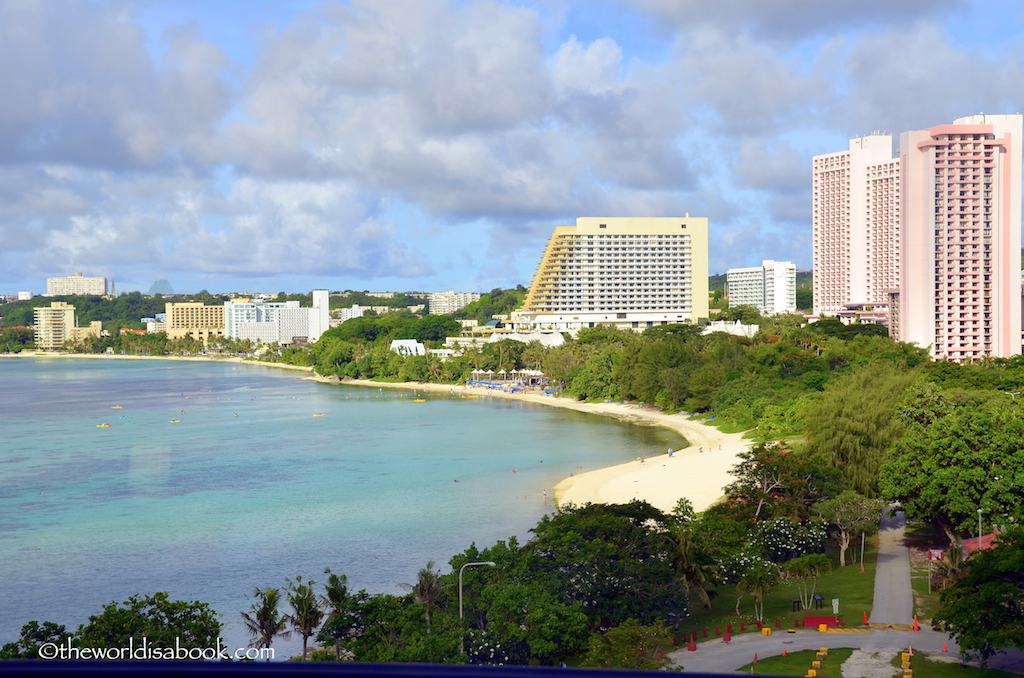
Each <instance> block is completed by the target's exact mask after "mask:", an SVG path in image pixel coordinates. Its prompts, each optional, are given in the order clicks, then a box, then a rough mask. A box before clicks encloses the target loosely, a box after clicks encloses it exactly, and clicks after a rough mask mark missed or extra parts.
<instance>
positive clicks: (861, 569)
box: [860, 563, 864, 572]
mask: <svg viewBox="0 0 1024 678" xmlns="http://www.w3.org/2000/svg"><path fill="white" fill-rule="evenodd" d="M860 571H861V572H863V571H864V563H861V564H860Z"/></svg>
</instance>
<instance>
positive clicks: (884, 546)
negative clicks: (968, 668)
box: [669, 507, 1024, 676]
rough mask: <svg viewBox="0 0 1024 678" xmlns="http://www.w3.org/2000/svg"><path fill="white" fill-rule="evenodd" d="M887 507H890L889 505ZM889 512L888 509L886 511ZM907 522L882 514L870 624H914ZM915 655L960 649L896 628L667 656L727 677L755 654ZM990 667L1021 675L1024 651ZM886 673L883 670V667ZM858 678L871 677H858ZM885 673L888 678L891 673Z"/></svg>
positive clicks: (740, 643) (786, 636)
mask: <svg viewBox="0 0 1024 678" xmlns="http://www.w3.org/2000/svg"><path fill="white" fill-rule="evenodd" d="M890 508H891V507H890ZM886 511H887V512H888V509H886ZM905 527H906V519H905V517H904V515H903V512H902V511H900V512H898V513H896V515H894V516H892V517H887V516H886V515H885V514H883V517H882V524H881V532H880V533H879V547H878V561H877V567H876V569H875V596H874V604H873V607H872V609H871V622H872V623H881V624H912V623H913V621H914V612H913V609H914V607H913V606H914V601H913V592H912V589H911V587H910V552H909V550H908V549H907V546H906V543H905ZM908 643H909V644H910V646H911V648H912V649H913V650H914V651H923V652H925V653H927V654H930V655H941V654H943V652H942V645H943V643H946V647H947V652H946V654H947V655H948V656H950V657H956V656H957V654H958V653H959V651H960V648H959V646H958V645H957V644H956V641H954V640H951V639H950V638H949V635H948V634H946V633H942V632H938V631H932V630H931V629H924V628H922V629H921V630H920V631H896V630H894V629H882V630H874V631H873V632H872V633H870V634H867V633H864V634H861V633H819V632H818V631H813V630H808V629H798V630H797V632H796V633H785V632H783V633H773V634H772V635H770V636H762V635H759V634H756V633H745V634H741V635H739V636H734V637H733V639H732V641H730V642H728V643H726V642H724V641H721V640H711V641H706V642H703V643H698V645H697V650H696V651H695V652H689V651H688V650H686V649H685V648H684V649H681V650H676V651H675V652H672V653H670V654H669V657H670V658H671V659H672V661H673V662H674V663H675V664H676V666H682V667H683V668H684V669H685V670H686V671H694V672H696V671H700V672H704V673H729V672H731V671H736V670H737V669H739V668H740V667H741V666H744V665H745V664H749V663H750V662H751V661H753V659H754V654H755V653H756V654H757V656H758V658H764V657H774V656H776V655H780V654H782V650H783V648H785V649H786V650H787V651H789V652H799V651H801V650H813V649H817V648H819V647H830V648H833V647H847V648H857V649H862V650H865V651H866V652H871V653H874V652H886V653H888V652H891V653H893V654H895V653H897V652H900V651H906V649H907V644H908ZM988 666H989V667H990V668H996V669H1001V670H1003V671H1009V672H1012V673H1019V674H1024V653H1021V652H1018V651H1010V652H1009V653H1007V654H998V655H996V656H994V657H992V659H990V660H989V663H988ZM883 671H884V667H883ZM858 675H865V676H867V675H870V674H868V673H863V674H861V673H859V672H858ZM885 675H892V673H891V672H889V673H885Z"/></svg>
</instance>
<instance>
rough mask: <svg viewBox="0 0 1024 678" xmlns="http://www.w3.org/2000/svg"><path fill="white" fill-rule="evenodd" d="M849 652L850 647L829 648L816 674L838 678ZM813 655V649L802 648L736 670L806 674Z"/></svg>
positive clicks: (758, 672)
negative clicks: (785, 655) (752, 669)
mask: <svg viewBox="0 0 1024 678" xmlns="http://www.w3.org/2000/svg"><path fill="white" fill-rule="evenodd" d="M851 654H853V650H852V649H850V648H836V649H830V650H829V651H828V656H827V657H825V661H823V662H822V663H821V668H820V669H819V670H818V675H819V676H823V677H824V678H839V677H840V676H842V674H841V673H840V672H839V667H840V666H842V664H843V662H845V661H846V660H847V659H849V658H850V655H851ZM814 657H815V652H814V650H803V651H802V652H794V653H793V654H791V655H789V656H788V657H783V656H776V657H767V658H766V659H762V660H761V661H759V662H758V663H756V664H747V665H745V666H743V667H742V668H739V669H737V671H740V672H742V673H750V667H754V675H757V674H762V675H766V676H803V675H806V674H807V669H809V668H811V662H813V661H814Z"/></svg>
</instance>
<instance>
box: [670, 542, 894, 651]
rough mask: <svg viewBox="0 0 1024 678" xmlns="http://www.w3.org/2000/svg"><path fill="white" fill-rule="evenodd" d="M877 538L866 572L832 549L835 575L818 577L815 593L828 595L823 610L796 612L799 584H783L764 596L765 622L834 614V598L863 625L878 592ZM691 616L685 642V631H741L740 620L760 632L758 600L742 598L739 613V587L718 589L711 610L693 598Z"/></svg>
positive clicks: (867, 552)
mask: <svg viewBox="0 0 1024 678" xmlns="http://www.w3.org/2000/svg"><path fill="white" fill-rule="evenodd" d="M876 544H877V537H868V539H867V543H866V546H865V549H864V572H861V571H860V565H859V560H858V564H847V566H846V567H845V568H840V567H839V551H838V550H837V549H829V551H828V555H829V557H830V558H831V559H832V567H833V570H832V572H831V574H827V575H824V576H822V577H819V578H818V586H817V589H816V590H815V593H820V594H821V595H823V596H825V607H824V609H821V610H809V611H808V610H805V611H803V612H793V611H792V600H793V599H794V598H798V597H799V594H798V593H797V587H796V584H783V585H781V586H779V587H777V588H775V589H773V590H772V591H771V592H770V593H769V594H768V595H767V596H765V599H764V619H765V624H766V625H770V626H771V627H772V628H774V627H775V620H779V621H780V622H781V627H782V628H784V629H787V628H792V627H793V620H794V619H798V618H800V619H802V618H803V616H804V615H805V614H807V615H814V614H826V615H830V614H832V606H831V601H832V599H833V598H838V599H839V616H841V617H843V621H844V622H845V625H846V626H859V625H860V624H861V623H862V622H863V619H864V617H863V613H864V612H867V613H868V614H869V615H870V614H871V603H872V601H873V599H874V591H875V550H876ZM856 555H857V557H858V559H859V556H860V543H859V540H858V544H857V549H856ZM846 556H847V562H848V563H852V561H853V559H854V548H853V546H851V547H850V549H849V550H848V551H847V552H846ZM689 607H690V616H689V617H687V619H686V620H685V621H683V622H682V623H681V624H680V625H679V639H680V642H683V640H682V637H683V634H685V633H687V632H692V631H697V632H698V633H697V642H701V641H703V640H712V639H714V638H715V627H716V626H718V627H720V629H721V631H722V633H724V632H725V627H726V625H727V624H732V627H733V628H732V631H733V634H734V635H735V634H738V633H740V623H741V622H743V623H745V624H746V631H747V632H748V633H749V632H753V633H757V624H756V623H755V622H756V620H755V618H754V599H753V598H752V597H751V596H750V595H749V594H748V595H746V596H744V597H743V599H742V601H740V616H739V617H737V616H736V587H735V586H730V585H727V586H721V587H719V588H718V595H717V596H716V597H715V598H714V599H712V601H711V609H710V610H706V609H704V608H703V607H701V605H700V602H699V601H698V600H696V599H693V600H691V601H690V605H689ZM704 628H707V630H708V637H707V639H705V638H704V634H703V631H702V629H704Z"/></svg>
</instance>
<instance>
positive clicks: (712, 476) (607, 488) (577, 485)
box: [304, 375, 753, 513]
mask: <svg viewBox="0 0 1024 678" xmlns="http://www.w3.org/2000/svg"><path fill="white" fill-rule="evenodd" d="M304 379H308V380H310V381H319V382H321V383H326V384H341V385H343V386H362V387H366V386H370V387H376V388H397V389H405V390H412V391H417V390H418V391H432V392H435V393H436V392H443V393H452V392H454V393H457V394H463V395H476V396H485V397H495V398H505V399H507V400H520V401H523V402H529V403H534V404H538V405H546V406H548V407H560V408H564V409H569V410H576V411H577V412H586V413H589V414H596V415H600V416H606V417H614V418H616V419H618V420H619V421H622V422H626V423H643V424H654V425H657V426H664V427H666V428H668V429H671V430H673V431H675V432H676V433H679V434H680V435H681V436H683V438H685V439H686V441H687V442H688V443H689V445H688V446H687V447H685V448H683V449H680V450H675V451H674V452H673V454H672V455H671V456H669V455H668V454H667V453H666V454H660V455H657V456H654V457H648V458H646V459H643V460H641V461H637V460H634V461H630V462H626V463H623V464H617V465H615V466H608V467H605V468H601V469H597V470H595V471H587V472H585V473H580V474H579V475H571V476H569V477H568V478H565V479H563V480H562V481H561V482H559V483H558V484H557V485H556V486H555V488H554V499H555V502H556V504H575V505H582V504H586V503H594V504H599V503H601V504H625V503H628V502H630V501H632V500H633V499H642V500H644V501H647V502H648V503H649V504H651V505H652V506H654V507H655V508H658V509H660V510H662V511H665V512H666V513H669V512H671V511H672V509H674V508H675V505H676V502H677V501H678V500H679V499H680V498H682V497H685V498H687V499H689V500H690V501H691V502H692V503H693V508H694V511H704V510H706V509H707V508H708V507H710V506H711V505H712V504H714V503H715V502H717V501H718V500H719V499H721V498H722V497H723V496H724V491H723V490H724V489H725V487H726V486H727V485H728V484H729V483H731V482H732V481H733V480H734V479H733V477H732V476H730V475H729V471H730V470H731V469H732V468H733V466H735V465H736V463H737V462H738V459H737V455H739V453H740V452H743V451H745V450H747V449H749V448H750V446H751V445H752V444H753V443H752V441H751V440H749V439H746V438H744V437H743V434H742V433H723V432H722V431H719V430H718V429H717V428H715V427H714V426H710V425H708V424H705V423H703V422H700V421H694V420H691V419H689V417H686V416H684V415H681V414H663V413H661V412H659V411H656V410H648V409H644V408H642V407H641V406H640V405H627V404H623V403H586V402H580V401H578V400H573V399H571V398H556V397H554V396H543V395H538V394H533V393H505V392H503V391H495V390H491V389H487V388H479V387H469V386H465V385H461V386H460V385H456V384H434V383H425V382H424V383H420V382H383V381H370V380H367V379H346V380H344V381H342V380H340V379H338V378H337V377H321V376H319V375H311V376H308V377H304Z"/></svg>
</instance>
